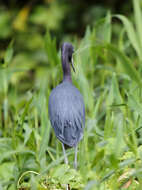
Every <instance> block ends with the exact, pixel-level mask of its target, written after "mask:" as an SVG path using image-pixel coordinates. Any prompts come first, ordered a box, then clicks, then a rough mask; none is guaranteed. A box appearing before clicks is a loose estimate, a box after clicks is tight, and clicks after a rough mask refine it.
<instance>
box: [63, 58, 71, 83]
mask: <svg viewBox="0 0 142 190" xmlns="http://www.w3.org/2000/svg"><path fill="white" fill-rule="evenodd" d="M62 67H63V81H69V82H72V77H71V68H70V64H69V62H68V57H67V56H62Z"/></svg>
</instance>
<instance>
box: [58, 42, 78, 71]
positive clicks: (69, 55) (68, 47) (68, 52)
mask: <svg viewBox="0 0 142 190" xmlns="http://www.w3.org/2000/svg"><path fill="white" fill-rule="evenodd" d="M61 53H62V57H63V59H64V58H65V59H66V61H67V62H68V63H70V64H71V66H72V69H73V71H74V72H75V68H74V65H73V53H74V48H73V46H72V44H70V43H68V42H65V43H63V44H62V47H61Z"/></svg>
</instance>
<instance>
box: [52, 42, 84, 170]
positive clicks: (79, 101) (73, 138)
mask: <svg viewBox="0 0 142 190" xmlns="http://www.w3.org/2000/svg"><path fill="white" fill-rule="evenodd" d="M73 52H74V49H73V46H72V45H71V44H70V43H67V42H66V43H63V44H62V47H61V59H62V69H63V81H62V83H60V84H59V85H58V86H57V87H56V88H54V89H53V90H52V92H51V94H50V97H49V105H48V106H49V117H50V121H51V125H52V127H53V129H54V131H55V135H56V137H57V138H58V139H59V140H60V141H61V143H62V148H63V153H64V160H65V164H68V158H67V155H66V151H65V145H67V146H68V147H75V159H74V167H75V169H77V144H78V143H79V141H80V140H81V139H82V137H83V129H84V126H85V106H84V101H83V97H82V95H81V93H80V92H79V90H78V89H77V88H76V87H75V86H74V85H73V84H72V78H71V68H70V65H71V66H72V68H73V71H74V72H75V68H74V65H73V57H72V54H73Z"/></svg>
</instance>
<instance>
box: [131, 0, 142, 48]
mask: <svg viewBox="0 0 142 190" xmlns="http://www.w3.org/2000/svg"><path fill="white" fill-rule="evenodd" d="M133 7H134V16H135V24H136V32H137V36H138V41H139V43H140V48H142V37H141V34H142V10H141V7H140V0H133Z"/></svg>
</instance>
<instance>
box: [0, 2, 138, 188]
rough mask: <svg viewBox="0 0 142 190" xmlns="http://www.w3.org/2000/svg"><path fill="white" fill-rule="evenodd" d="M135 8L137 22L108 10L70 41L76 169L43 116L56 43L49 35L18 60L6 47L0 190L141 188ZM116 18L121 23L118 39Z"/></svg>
mask: <svg viewBox="0 0 142 190" xmlns="http://www.w3.org/2000/svg"><path fill="white" fill-rule="evenodd" d="M133 5H134V23H132V22H131V21H130V20H128V18H126V17H125V16H123V15H111V14H110V13H109V12H108V14H107V15H106V17H105V18H103V19H101V20H99V21H98V22H97V23H96V25H95V26H94V27H93V28H89V27H88V28H87V29H86V33H85V36H84V37H83V38H82V39H81V40H80V41H78V40H77V39H75V40H74V41H72V43H73V44H74V46H75V49H76V52H75V53H74V60H75V67H76V70H77V72H76V73H75V74H72V75H73V83H74V84H75V85H76V86H77V87H78V88H79V90H80V91H81V93H82V94H83V97H84V101H85V107H86V126H85V131H84V139H83V141H82V142H81V143H80V145H79V153H78V161H79V168H78V171H75V170H74V169H73V158H74V151H73V150H72V149H69V150H67V154H68V157H69V161H70V165H64V164H63V154H62V147H61V144H60V142H58V140H57V139H56V137H55V135H54V133H53V130H52V128H51V126H50V122H49V118H48V109H47V108H48V97H49V94H50V91H51V90H52V88H53V87H55V86H56V85H57V84H59V82H61V80H62V74H61V64H60V51H58V50H57V49H56V40H55V39H52V38H51V36H50V33H49V32H47V34H46V36H45V37H44V38H43V39H42V40H43V42H42V43H43V44H44V45H43V46H42V48H41V50H40V51H39V52H38V54H33V55H28V53H27V54H23V53H22V52H21V53H18V54H16V53H15V52H14V46H15V43H16V42H14V41H12V42H11V43H10V45H9V46H8V48H7V50H6V51H5V56H4V63H3V64H1V66H0V76H1V83H0V155H1V156H0V188H1V189H4V190H14V189H19V190H21V189H24V190H28V189H31V190H36V189H39V190H45V189H49V190H50V189H51V190H53V189H65V184H67V183H69V184H70V187H71V189H84V190H91V189H92V190H94V189H95V190H114V189H115V190H116V189H129V190H134V189H136V190H139V189H141V188H142V80H141V74H142V57H141V47H142V42H141V36H140V34H141V33H142V24H141V17H142V16H141V14H142V10H141V9H140V1H139V0H138V1H135V0H133ZM113 17H117V18H118V19H119V20H120V21H121V22H122V24H123V25H122V26H121V27H120V26H119V30H120V32H117V33H116V34H117V35H116V34H115V29H114V27H115V26H114V25H113V24H112V22H111V19H112V18H113ZM134 25H135V27H134ZM37 56H39V60H41V59H40V57H42V62H41V63H40V64H39V63H37V62H35V61H34V60H35V57H36V59H37Z"/></svg>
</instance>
